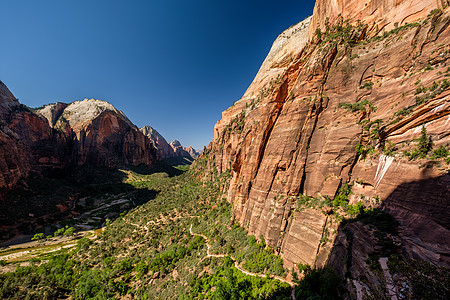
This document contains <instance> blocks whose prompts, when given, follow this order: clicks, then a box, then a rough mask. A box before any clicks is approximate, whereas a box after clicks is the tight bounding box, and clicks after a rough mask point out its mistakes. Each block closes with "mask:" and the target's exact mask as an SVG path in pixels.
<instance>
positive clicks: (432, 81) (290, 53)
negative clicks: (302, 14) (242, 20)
mask: <svg viewBox="0 0 450 300" xmlns="http://www.w3.org/2000/svg"><path fill="white" fill-rule="evenodd" d="M325 2H326V1H323V3H322V2H321V1H318V2H317V4H316V9H315V12H314V16H313V18H312V20H311V21H310V19H306V20H305V21H303V22H301V23H299V24H297V25H296V26H294V27H292V28H291V29H290V30H289V31H287V32H291V33H292V35H291V34H288V35H286V34H287V32H285V33H283V34H281V35H280V37H278V38H277V40H276V41H275V43H274V46H273V47H272V49H271V51H270V53H269V54H268V56H267V59H266V60H265V61H264V63H263V66H262V67H261V69H260V70H259V72H258V74H257V75H256V77H255V80H254V81H253V82H252V84H251V85H250V87H249V88H248V90H247V91H246V92H245V94H244V96H243V97H242V99H241V100H239V101H238V102H237V103H235V105H233V106H232V107H230V108H229V109H227V110H226V111H224V112H223V113H222V119H221V120H220V121H219V122H218V123H217V124H216V126H215V128H214V138H213V141H212V142H211V143H210V145H209V146H208V149H207V150H206V151H205V152H204V154H203V155H202V156H201V157H200V159H205V160H207V164H206V170H207V171H208V170H210V171H211V170H212V169H214V168H215V169H217V170H218V171H219V173H221V172H225V171H227V170H230V171H231V175H232V178H231V181H230V187H229V189H228V194H227V199H228V201H229V202H231V203H232V204H233V214H234V217H235V219H236V220H238V221H239V222H240V224H242V225H243V226H245V227H246V228H247V229H248V230H249V231H250V233H252V234H254V235H255V236H257V237H259V236H260V235H263V236H264V238H265V240H266V242H267V243H268V245H270V246H271V247H273V248H274V249H278V251H280V253H281V255H282V256H283V258H284V259H285V262H286V266H287V267H291V266H292V265H293V264H294V263H298V262H301V263H304V264H309V265H315V266H323V265H325V264H328V263H331V262H330V261H329V256H330V253H331V252H332V250H333V249H337V247H336V245H335V244H334V241H335V240H336V241H338V239H336V236H341V235H342V234H343V235H344V236H345V234H344V233H343V232H342V230H343V229H342V228H341V227H339V220H341V218H342V216H343V215H346V213H345V209H344V208H342V207H340V206H339V204H338V201H339V199H341V198H342V197H343V198H345V201H347V200H348V201H349V203H348V204H349V205H355V204H357V203H358V201H361V202H362V203H363V204H364V205H365V206H366V207H381V208H382V209H383V210H384V211H386V212H389V214H390V215H392V216H394V218H395V219H396V221H397V222H398V224H399V225H398V226H399V231H398V235H399V237H398V238H399V239H400V241H399V243H400V244H401V245H402V246H401V247H402V251H404V253H407V256H408V257H410V258H418V259H421V260H424V261H427V262H430V263H432V264H437V265H444V266H447V267H449V266H450V261H449V260H448V257H450V247H449V245H450V242H449V240H448V239H445V238H444V239H440V238H438V237H437V236H435V235H434V234H428V232H429V230H431V228H436V230H437V231H436V232H437V233H438V234H439V235H440V236H441V237H442V236H450V235H449V234H450V224H449V223H448V222H447V221H448V220H447V219H448V216H445V215H444V214H445V213H442V212H445V211H447V210H448V208H449V206H450V198H449V197H448V191H449V189H450V184H449V178H448V174H447V173H448V162H445V159H444V158H438V157H436V156H435V157H434V158H433V157H432V156H430V154H428V156H423V158H418V157H417V158H416V159H413V160H411V158H412V157H414V155H415V154H412V153H416V154H417V153H418V151H419V150H418V148H419V147H420V145H419V142H418V139H419V138H420V137H421V136H422V133H423V129H422V128H423V127H425V128H426V133H425V134H426V138H425V140H427V139H431V140H432V142H433V143H434V149H437V148H438V147H439V146H443V147H444V148H445V147H447V148H448V144H449V143H450V137H449V134H450V131H449V127H448V121H449V115H450V105H449V97H450V85H449V81H450V78H449V76H450V69H449V66H450V61H449V59H450V48H449V46H448V45H450V29H449V26H448V25H449V24H450V11H449V10H448V9H445V10H444V11H437V10H435V11H433V13H431V14H429V12H430V10H431V9H433V8H434V7H435V6H430V7H427V8H426V9H424V10H423V9H422V8H423V6H422V3H428V2H427V1H425V2H420V3H419V1H396V2H395V5H394V6H389V5H390V4H389V3H390V2H389V3H388V2H386V1H385V2H386V4H385V6H383V5H382V4H380V5H379V6H380V11H376V12H375V14H374V15H373V16H372V17H368V16H367V15H366V12H365V10H364V13H357V11H358V10H359V6H360V5H364V3H356V2H355V1H338V2H333V5H331V6H326V5H325V4H324V3H325ZM372 2H373V3H378V2H383V1H372ZM372 2H370V3H372ZM392 2H393V1H392ZM352 3H353V4H354V5H353V6H352ZM433 3H434V2H433ZM341 4H342V5H341ZM388 4H389V5H388ZM336 5H337V6H336ZM370 5H372V4H370ZM417 5H419V6H420V7H419V8H417ZM424 5H425V4H424ZM436 5H437V4H436ZM325 7H331V8H332V9H333V10H332V12H328V11H327V12H326V14H325V15H321V14H324V13H325V11H322V10H323V9H325ZM334 7H338V8H339V9H336V10H334ZM342 7H343V8H342ZM403 7H408V9H410V10H409V11H408V10H405V11H401V8H403ZM344 8H345V9H344ZM350 8H352V9H354V10H355V12H353V10H352V11H350ZM389 8H393V11H388V10H389ZM327 9H328V8H327ZM416 10H417V12H418V13H417V14H413V13H412V12H414V11H416ZM335 11H337V12H338V13H337V14H336V16H334V12H335ZM339 12H340V13H341V17H342V16H344V17H345V18H350V17H351V18H353V21H352V22H345V20H344V18H337V15H338V14H339ZM383 12H384V13H383ZM396 14H398V16H399V17H400V16H403V17H402V18H405V17H406V15H408V16H410V17H409V18H406V19H404V21H399V23H398V24H397V25H398V26H395V25H394V26H393V27H392V28H394V27H396V28H394V29H393V30H392V31H386V33H384V34H382V35H381V34H380V35H378V36H374V34H373V33H370V30H368V29H370V28H371V26H372V27H373V24H374V23H375V24H378V25H379V28H380V26H382V25H383V24H384V23H383V22H385V21H384V20H387V19H385V16H387V15H389V16H391V15H396ZM405 14H406V15H405ZM396 16H397V15H396ZM413 16H414V17H413ZM326 17H329V19H330V20H331V21H332V22H330V24H331V25H330V26H329V27H328V29H327V30H325V29H323V30H322V31H321V32H320V33H318V34H316V35H312V34H311V30H312V32H313V33H314V32H316V30H315V29H314V27H316V28H317V26H319V25H320V24H321V22H322V21H320V20H325V18H326ZM360 17H363V19H361V20H360V22H356V20H357V19H358V18H360ZM333 18H334V19H333ZM393 20H396V19H395V18H394V19H393ZM412 21H418V22H416V23H411V22H412ZM308 22H312V23H311V24H314V25H312V27H309V28H308ZM406 22H408V24H406ZM317 24H319V25H317ZM380 24H381V25H380ZM401 24H405V25H404V26H400V25H401ZM383 26H385V28H386V30H388V29H389V28H391V27H389V26H388V25H387V24H385V25H383ZM311 28H313V29H311ZM297 29H298V30H297ZM308 35H309V42H307V40H308ZM286 36H289V38H288V39H287V38H286ZM295 40H297V41H295ZM422 146H423V145H422ZM210 173H214V172H210ZM411 182H416V183H415V184H411V186H409V185H408V184H409V183H411ZM346 183H347V184H349V186H350V187H351V190H352V194H351V195H348V193H347V194H342V193H343V192H342V191H343V190H345V189H341V190H340V188H344V187H345V186H347V185H346ZM404 186H408V187H411V188H408V192H406V191H404V190H403V189H399V187H404ZM419 190H421V193H420V195H422V196H419V197H417V196H416V192H419ZM302 195H305V196H307V197H306V198H303V196H302ZM336 196H341V198H339V197H337V198H336V199H337V200H336V201H337V202H336V203H337V204H334V205H333V199H334V198H335V197H336ZM313 197H316V198H313ZM305 199H306V200H305ZM383 201H384V202H383ZM345 205H347V204H345ZM333 206H334V207H333ZM337 206H338V207H337ZM438 211H440V212H441V213H439V212H438ZM347 214H348V213H347ZM347 217H348V215H347ZM428 224H429V225H428ZM347 229H348V230H350V231H351V229H352V228H347ZM368 234H371V233H368V232H362V231H361V232H358V233H354V234H353V235H354V236H357V237H358V240H355V242H354V245H359V244H358V243H361V247H360V249H366V250H364V251H366V252H371V251H372V250H373V247H375V244H376V243H373V244H370V243H368V244H367V245H365V244H364V241H361V240H359V238H361V239H364V236H367V235H368ZM342 243H344V242H342ZM344 244H345V243H344ZM371 249H372V250H371ZM361 251H362V250H361ZM364 255H368V253H366V254H364ZM364 255H363V256H364ZM380 255H381V254H380ZM363 269H364V268H360V270H363ZM361 272H363V271H361ZM360 275H361V273H360ZM361 276H362V275H361Z"/></svg>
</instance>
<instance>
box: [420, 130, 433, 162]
mask: <svg viewBox="0 0 450 300" xmlns="http://www.w3.org/2000/svg"><path fill="white" fill-rule="evenodd" d="M431 148H433V142H432V141H431V137H428V136H427V129H426V128H425V125H423V126H422V130H421V131H420V138H419V156H420V158H425V157H426V156H427V154H428V152H430V151H431Z"/></svg>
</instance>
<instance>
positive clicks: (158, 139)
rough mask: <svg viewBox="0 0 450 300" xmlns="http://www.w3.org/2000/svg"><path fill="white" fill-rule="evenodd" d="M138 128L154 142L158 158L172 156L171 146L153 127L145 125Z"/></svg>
mask: <svg viewBox="0 0 450 300" xmlns="http://www.w3.org/2000/svg"><path fill="white" fill-rule="evenodd" d="M139 130H140V131H141V132H142V133H143V134H144V135H145V136H147V137H148V138H150V139H151V140H152V141H153V142H154V143H155V146H156V148H157V150H158V152H157V153H158V157H159V158H161V159H164V158H170V157H173V156H174V152H173V149H172V147H171V146H170V145H169V143H167V141H166V139H165V138H164V137H163V136H162V135H161V134H160V133H159V132H158V131H156V130H155V129H154V128H152V127H151V126H148V125H147V126H144V127H142V128H141V129H139Z"/></svg>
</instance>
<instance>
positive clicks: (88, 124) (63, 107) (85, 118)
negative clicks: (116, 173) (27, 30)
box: [0, 83, 157, 191]
mask: <svg viewBox="0 0 450 300" xmlns="http://www.w3.org/2000/svg"><path fill="white" fill-rule="evenodd" d="M0 97H1V98H0V117H1V124H0V127H1V128H0V130H1V136H0V139H1V145H0V190H3V191H4V190H7V189H11V188H13V187H14V186H15V185H16V184H17V182H18V181H19V180H21V179H26V178H27V177H28V175H29V173H30V172H31V171H34V172H37V173H45V172H47V171H50V170H54V169H55V168H65V167H68V166H74V165H83V164H85V163H90V164H93V165H97V166H109V167H115V166H118V165H122V164H129V165H139V164H147V165H150V164H152V163H153V162H154V161H156V159H157V157H156V148H155V146H154V144H153V142H152V141H151V140H149V139H148V138H147V137H146V136H145V135H144V134H142V133H141V132H140V131H139V130H138V129H137V127H136V126H135V125H133V124H132V123H131V122H130V121H129V120H128V118H127V117H126V116H125V115H124V114H123V113H122V112H121V111H119V110H117V109H115V108H114V107H113V106H112V105H111V104H109V103H107V102H105V101H101V100H93V99H90V100H88V99H86V100H84V101H76V102H74V103H71V104H69V105H67V104H64V103H55V104H50V105H47V106H44V107H43V108H40V109H38V110H35V111H33V110H31V109H29V108H27V107H26V106H24V105H21V104H20V103H19V102H18V101H17V100H16V99H15V98H14V96H13V95H12V94H11V92H10V91H9V90H8V89H7V87H6V86H5V85H4V84H3V83H1V84H0Z"/></svg>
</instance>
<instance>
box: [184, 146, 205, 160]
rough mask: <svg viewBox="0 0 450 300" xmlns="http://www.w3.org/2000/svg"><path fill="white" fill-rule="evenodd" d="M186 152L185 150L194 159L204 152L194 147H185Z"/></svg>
mask: <svg viewBox="0 0 450 300" xmlns="http://www.w3.org/2000/svg"><path fill="white" fill-rule="evenodd" d="M184 150H185V151H186V152H187V153H189V155H190V156H192V158H196V157H197V156H199V155H200V154H202V151H199V150H195V149H194V148H192V146H189V147H184Z"/></svg>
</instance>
